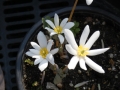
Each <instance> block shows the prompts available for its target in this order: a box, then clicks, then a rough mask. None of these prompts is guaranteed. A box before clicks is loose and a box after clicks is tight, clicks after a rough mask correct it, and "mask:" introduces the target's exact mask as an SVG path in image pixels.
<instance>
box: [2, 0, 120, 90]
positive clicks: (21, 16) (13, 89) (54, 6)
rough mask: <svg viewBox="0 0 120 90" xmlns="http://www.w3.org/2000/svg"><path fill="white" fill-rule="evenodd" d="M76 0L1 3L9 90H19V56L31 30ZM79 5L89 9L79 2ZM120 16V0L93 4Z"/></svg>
mask: <svg viewBox="0 0 120 90" xmlns="http://www.w3.org/2000/svg"><path fill="white" fill-rule="evenodd" d="M73 4H74V0H0V65H1V67H2V70H3V73H4V77H5V84H6V90H18V89H17V84H16V83H17V82H16V73H15V69H16V57H17V53H18V51H19V47H20V44H21V43H22V40H23V39H24V37H25V35H26V33H27V32H28V31H29V30H30V28H31V27H32V26H33V25H34V24H35V23H36V22H38V21H39V20H41V18H42V17H43V16H44V15H46V14H48V13H50V12H53V11H56V10H59V9H62V8H65V7H69V6H73ZM77 5H78V6H79V5H81V6H87V5H86V3H85V0H79V2H78V4H77ZM88 7H96V8H101V9H103V10H106V11H108V12H110V13H112V14H114V15H116V16H118V17H120V5H119V3H118V0H94V1H93V3H92V5H90V6H88Z"/></svg>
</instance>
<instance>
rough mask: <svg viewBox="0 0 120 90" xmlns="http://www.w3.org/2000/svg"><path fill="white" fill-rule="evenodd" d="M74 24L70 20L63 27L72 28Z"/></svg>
mask: <svg viewBox="0 0 120 90" xmlns="http://www.w3.org/2000/svg"><path fill="white" fill-rule="evenodd" d="M73 26H74V23H73V22H68V23H66V25H65V26H64V27H63V29H70V28H71V27H73Z"/></svg>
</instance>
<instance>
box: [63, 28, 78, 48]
mask: <svg viewBox="0 0 120 90" xmlns="http://www.w3.org/2000/svg"><path fill="white" fill-rule="evenodd" d="M64 34H65V38H66V40H67V41H68V43H69V44H70V45H71V46H72V48H73V49H75V50H77V49H78V45H77V43H76V41H75V38H74V35H73V33H72V32H71V31H70V30H69V29H65V30H64Z"/></svg>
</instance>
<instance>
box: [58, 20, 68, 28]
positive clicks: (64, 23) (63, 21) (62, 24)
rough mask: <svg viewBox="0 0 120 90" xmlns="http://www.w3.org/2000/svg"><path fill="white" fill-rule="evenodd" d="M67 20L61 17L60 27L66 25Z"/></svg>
mask: <svg viewBox="0 0 120 90" xmlns="http://www.w3.org/2000/svg"><path fill="white" fill-rule="evenodd" d="M67 21H68V18H65V19H63V20H62V21H61V23H60V27H64V26H65V25H66V23H67Z"/></svg>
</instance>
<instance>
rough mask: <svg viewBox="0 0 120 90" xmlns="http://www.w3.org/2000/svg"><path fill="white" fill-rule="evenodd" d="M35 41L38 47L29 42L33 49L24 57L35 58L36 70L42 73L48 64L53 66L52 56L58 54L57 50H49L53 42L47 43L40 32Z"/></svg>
mask: <svg viewBox="0 0 120 90" xmlns="http://www.w3.org/2000/svg"><path fill="white" fill-rule="evenodd" d="M37 40H38V43H39V45H38V44H37V43H36V42H31V45H32V47H33V48H34V49H29V51H27V52H26V55H28V56H30V57H32V58H35V61H34V65H37V64H39V66H38V68H39V69H40V70H41V71H43V70H44V69H46V68H47V66H48V62H50V63H51V64H52V65H54V64H55V63H54V57H53V55H54V54H56V53H57V52H58V48H55V49H53V50H51V47H52V45H53V40H51V39H50V40H48V42H47V39H46V36H45V35H44V34H43V32H41V31H40V32H39V33H38V35H37Z"/></svg>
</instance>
